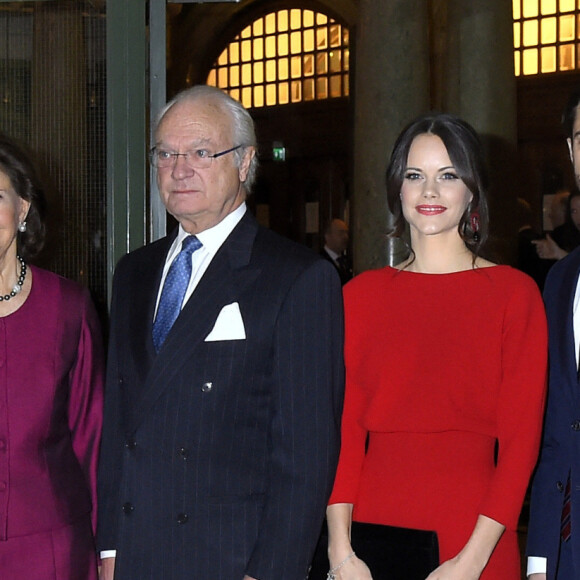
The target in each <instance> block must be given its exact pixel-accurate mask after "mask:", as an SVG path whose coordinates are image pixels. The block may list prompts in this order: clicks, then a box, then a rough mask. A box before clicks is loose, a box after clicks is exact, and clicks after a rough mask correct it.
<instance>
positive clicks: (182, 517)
mask: <svg viewBox="0 0 580 580" xmlns="http://www.w3.org/2000/svg"><path fill="white" fill-rule="evenodd" d="M188 519H189V516H188V515H187V514H179V515H178V516H177V523H178V524H186V523H187V520H188Z"/></svg>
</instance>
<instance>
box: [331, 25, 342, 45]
mask: <svg viewBox="0 0 580 580" xmlns="http://www.w3.org/2000/svg"><path fill="white" fill-rule="evenodd" d="M330 46H332V47H336V46H340V25H339V24H331V25H330Z"/></svg>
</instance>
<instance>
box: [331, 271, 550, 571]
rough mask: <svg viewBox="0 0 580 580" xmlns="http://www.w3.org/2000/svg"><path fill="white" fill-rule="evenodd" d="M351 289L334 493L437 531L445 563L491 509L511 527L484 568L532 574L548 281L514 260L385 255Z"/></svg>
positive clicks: (336, 498)
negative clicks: (526, 534)
mask: <svg viewBox="0 0 580 580" xmlns="http://www.w3.org/2000/svg"><path fill="white" fill-rule="evenodd" d="M344 299H345V313H346V314H345V315H346V321H345V323H346V339H345V361H346V381H347V384H346V397H345V409H344V415H343V425H342V437H343V439H342V450H341V456H340V461H339V466H338V472H337V476H336V482H335V486H334V490H333V493H332V496H331V499H330V503H331V504H332V503H343V502H344V503H352V504H354V512H353V518H354V520H357V521H364V522H374V523H382V524H390V525H395V526H404V527H411V528H420V529H429V530H436V531H437V533H438V536H439V549H440V557H441V561H442V562H443V561H445V560H447V559H449V558H452V557H453V556H455V555H456V554H457V553H458V552H459V551H460V550H461V548H462V547H463V546H464V545H465V543H466V541H467V540H468V538H469V536H470V535H471V532H472V531H473V528H474V526H475V523H476V519H477V516H478V514H484V515H486V516H488V517H490V518H492V519H494V520H496V521H498V522H500V523H502V524H503V525H505V526H506V531H505V532H504V534H503V536H502V538H501V540H500V542H499V543H498V545H497V547H496V549H495V551H494V553H493V555H492V557H491V559H490V562H489V564H488V566H487V567H486V569H485V571H484V573H483V574H482V576H481V578H482V579H489V580H498V579H502V580H503V579H513V580H515V579H516V578H519V577H520V565H519V551H518V546H517V536H516V532H515V530H516V526H517V520H518V516H519V513H520V509H521V505H522V501H523V497H524V494H525V491H526V487H527V485H528V479H529V477H530V474H531V471H532V469H533V467H534V464H535V462H536V457H537V451H538V445H539V441H540V434H541V429H542V413H543V405H544V396H545V377H546V359H547V336H546V334H547V331H546V320H545V314H544V308H543V304H542V300H541V297H540V294H539V292H538V289H537V287H536V285H535V283H534V282H533V281H532V280H531V279H530V278H528V277H527V276H525V275H524V274H522V273H520V272H519V271H517V270H514V269H512V268H510V267H508V266H494V267H490V268H481V269H477V270H468V271H464V272H456V273H452V274H418V273H413V272H406V271H399V270H396V269H394V268H384V269H382V270H376V271H370V272H366V273H364V274H361V275H360V276H358V277H357V278H355V279H354V280H353V281H352V282H350V283H349V284H347V285H346V286H345V290H344ZM367 435H368V449H367V451H366V453H365V441H366V439H367ZM496 441H497V445H498V452H497V464H496V462H495V461H494V456H495V452H494V449H495V446H496Z"/></svg>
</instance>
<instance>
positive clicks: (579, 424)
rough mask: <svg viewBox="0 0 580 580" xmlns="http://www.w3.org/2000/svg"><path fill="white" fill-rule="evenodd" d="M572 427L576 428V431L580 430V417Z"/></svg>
mask: <svg viewBox="0 0 580 580" xmlns="http://www.w3.org/2000/svg"><path fill="white" fill-rule="evenodd" d="M572 429H574V431H580V421H579V420H578V419H576V421H574V423H572Z"/></svg>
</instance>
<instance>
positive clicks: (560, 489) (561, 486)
mask: <svg viewBox="0 0 580 580" xmlns="http://www.w3.org/2000/svg"><path fill="white" fill-rule="evenodd" d="M556 489H557V490H558V491H559V492H563V491H564V484H563V483H562V482H561V481H558V482H557V483H556Z"/></svg>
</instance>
